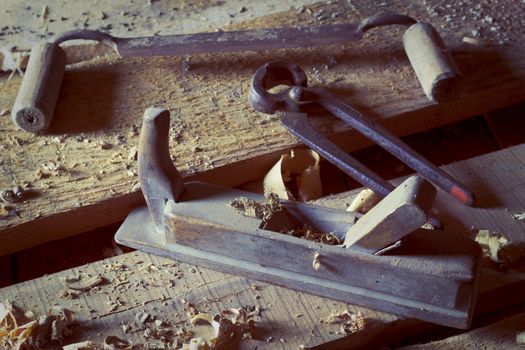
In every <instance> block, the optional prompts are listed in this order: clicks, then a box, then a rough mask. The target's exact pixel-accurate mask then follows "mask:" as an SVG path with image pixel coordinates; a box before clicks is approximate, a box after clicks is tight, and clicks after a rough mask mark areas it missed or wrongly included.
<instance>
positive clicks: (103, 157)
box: [0, 0, 525, 254]
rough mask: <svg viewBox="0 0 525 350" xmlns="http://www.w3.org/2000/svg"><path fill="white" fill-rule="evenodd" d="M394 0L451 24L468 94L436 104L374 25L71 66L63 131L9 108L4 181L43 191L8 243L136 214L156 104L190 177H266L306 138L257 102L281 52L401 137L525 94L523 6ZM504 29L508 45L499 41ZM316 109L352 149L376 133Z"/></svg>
mask: <svg viewBox="0 0 525 350" xmlns="http://www.w3.org/2000/svg"><path fill="white" fill-rule="evenodd" d="M391 6H392V7H391V9H392V10H398V11H400V12H407V13H410V14H413V15H414V16H416V17H418V18H421V19H425V20H428V21H430V22H432V23H433V24H435V25H436V27H437V28H438V29H439V30H440V32H441V33H442V34H443V36H444V37H445V40H446V42H447V45H448V46H449V47H451V48H452V52H453V55H454V58H455V59H456V61H457V63H458V65H459V67H460V70H461V71H462V72H463V74H464V75H465V80H466V94H465V95H464V96H463V97H462V98H461V99H459V100H458V101H456V102H453V103H450V104H447V105H435V104H431V103H430V102H429V101H428V100H427V99H426V98H425V96H424V93H423V91H422V90H421V88H420V87H419V84H418V82H417V80H416V78H415V76H414V74H413V72H412V70H411V68H410V66H409V64H408V61H407V59H406V58H405V56H404V53H403V52H402V46H401V39H400V31H399V30H392V29H390V30H388V29H384V30H378V31H376V32H373V33H370V34H369V35H368V34H367V36H366V40H364V41H363V42H361V43H358V44H355V45H352V46H348V47H326V48H318V49H308V50H291V51H273V52H268V53H245V54H236V55H230V54H219V55H213V56H211V55H201V56H195V57H192V58H191V60H190V61H189V70H188V69H186V68H184V67H187V66H188V64H186V63H184V62H188V61H187V60H184V59H179V58H155V59H140V58H133V59H114V58H108V57H106V58H99V59H95V60H93V61H90V62H86V63H81V64H77V65H72V66H70V67H68V69H67V72H66V75H65V79H64V83H63V86H62V91H61V96H60V101H59V103H58V106H57V109H56V115H55V119H54V124H53V126H52V130H51V134H49V135H45V136H34V135H29V134H27V133H25V132H22V131H19V130H15V128H14V126H13V125H12V123H11V121H10V120H9V118H8V117H0V130H1V136H0V137H1V138H2V145H1V150H2V152H3V157H2V159H1V160H0V169H1V170H0V174H1V176H0V188H1V189H8V188H12V187H13V186H16V185H23V184H31V186H32V192H33V193H34V196H33V198H31V199H30V200H26V201H24V202H22V203H18V204H16V205H14V207H15V210H16V215H13V216H11V217H8V218H2V219H1V221H0V243H1V244H0V254H7V253H9V252H13V251H16V250H19V249H23V248H25V247H30V246H34V245H37V244H39V243H42V242H45V241H49V240H54V239H59V238H62V237H65V236H68V235H72V234H75V233H79V232H84V231H87V230H90V229H92V228H95V227H99V226H102V225H106V224H108V223H112V222H115V221H118V220H122V219H123V218H124V216H125V215H126V214H127V213H128V212H129V210H130V208H131V207H133V206H136V205H137V204H139V203H141V195H140V193H139V192H138V187H137V178H136V171H135V162H134V161H133V160H132V159H128V156H130V154H131V155H133V148H134V147H136V145H137V141H138V138H137V135H136V131H137V127H138V125H140V118H141V115H142V114H143V111H144V109H145V108H146V107H149V106H151V105H157V106H163V107H166V108H169V109H170V110H171V112H172V115H173V116H174V118H173V121H172V127H171V130H170V133H171V139H172V149H171V150H172V155H173V158H174V160H175V162H176V165H177V167H178V168H179V169H180V170H181V171H182V173H183V175H184V176H187V177H191V178H194V179H201V180H206V181H210V182H213V183H217V184H222V185H228V186H234V185H239V184H241V183H245V182H249V181H251V180H254V179H257V178H260V177H261V176H262V175H263V174H264V173H265V172H266V171H267V170H268V169H269V168H270V167H271V165H272V164H273V163H274V162H275V161H276V160H277V159H278V157H279V155H280V154H281V153H282V152H283V151H285V150H287V149H289V148H291V147H294V146H296V145H297V141H296V140H295V139H294V138H293V137H292V136H291V135H289V134H288V133H287V132H286V131H285V129H284V128H282V127H281V126H280V124H279V122H278V120H277V118H276V117H271V116H267V115H263V114H259V113H255V112H254V111H253V110H252V109H251V108H250V107H249V105H248V104H247V95H246V93H247V91H248V86H249V83H250V79H251V77H252V75H253V73H254V72H255V70H256V69H257V67H258V66H259V65H261V64H262V63H263V62H265V61H268V60H271V59H287V60H291V61H294V62H296V63H298V64H300V65H301V66H303V67H304V68H305V69H306V71H307V74H308V75H309V76H310V78H311V79H310V80H311V83H312V84H315V85H322V86H327V87H329V88H331V89H332V90H333V91H334V92H336V93H338V94H341V95H343V96H344V97H346V98H348V100H349V101H350V102H351V103H352V104H353V105H354V106H355V107H357V108H359V109H361V110H362V111H363V112H365V113H367V114H368V115H370V116H371V117H373V118H376V119H379V120H381V122H382V123H383V124H384V125H385V126H386V127H388V128H389V129H390V130H392V131H393V132H394V133H396V134H399V135H403V134H408V133H412V132H416V131H419V130H423V129H427V128H432V127H435V126H438V125H443V124H446V123H448V122H451V121H454V120H458V119H461V118H465V117H470V116H472V115H475V114H478V113H481V112H486V111H489V110H492V109H495V108H498V107H501V106H504V105H508V104H511V103H513V102H517V101H521V100H523V99H524V98H525V92H524V91H525V86H524V82H525V79H523V76H524V75H525V64H524V62H525V60H524V55H525V49H524V48H523V47H522V45H520V44H519V43H520V42H521V41H520V38H521V37H522V35H523V32H522V30H521V28H522V27H523V26H522V23H521V19H520V18H518V19H517V20H516V21H512V22H509V21H508V19H507V16H506V14H507V13H514V12H517V11H518V10H517V9H516V6H519V5H518V4H516V3H515V2H513V1H510V0H509V1H504V2H501V4H500V6H499V7H496V8H491V7H489V5H487V4H484V3H483V4H482V5H480V6H481V9H480V10H479V11H481V12H483V11H485V12H490V14H491V18H493V21H494V22H495V23H499V25H500V28H499V29H498V32H492V31H491V30H490V26H488V24H486V23H485V22H482V21H481V19H480V20H478V19H476V18H477V17H476V16H471V15H469V14H468V11H469V9H468V8H463V7H458V8H455V11H456V12H455V13H454V15H453V16H452V15H450V16H452V17H451V18H452V20H448V21H447V20H446V19H445V18H444V16H445V15H443V13H445V14H446V13H448V11H449V10H448V9H446V8H444V7H443V9H441V8H442V6H443V5H442V4H441V3H440V2H438V1H437V0H436V3H435V6H433V5H431V4H430V3H428V6H424V5H422V4H419V2H416V1H414V2H411V3H404V4H401V2H394V3H392V5H391ZM434 8H439V9H441V10H440V11H441V12H439V14H437V12H435V11H434V10H433V9H434ZM489 10H490V11H489ZM375 11H376V9H373V8H372V7H370V6H364V5H354V6H350V5H348V6H340V5H339V4H336V3H329V4H325V3H320V4H315V5H312V6H310V7H307V8H306V9H305V10H304V11H296V10H290V11H286V12H282V13H279V14H274V15H270V16H261V17H260V18H256V19H254V20H253V21H248V22H245V23H242V24H236V25H234V26H232V27H231V28H236V29H242V28H257V27H269V26H279V25H290V24H293V25H296V24H302V25H308V24H313V23H316V24H319V23H326V22H341V21H343V20H344V21H346V20H358V19H361V18H363V17H365V16H367V15H371V14H373V12H375ZM443 11H444V12H443ZM476 11H477V10H476ZM483 13H484V12H483ZM461 14H465V17H466V19H465V20H462V19H461V17H462V16H461ZM332 17H333V18H332ZM447 18H448V17H447ZM472 28H478V29H479V30H480V32H481V33H482V35H483V39H484V40H487V41H489V42H493V43H494V44H495V45H494V46H491V47H490V49H489V48H480V47H478V46H473V45H470V44H466V43H463V42H461V39H462V38H463V36H464V35H470V34H469V33H470V31H471V30H472ZM225 29H229V28H225ZM502 38H504V39H505V40H504V41H505V44H506V45H499V44H498V40H500V39H501V40H503V39H502ZM19 84H20V79H19V78H16V77H15V78H13V79H11V80H9V81H4V83H3V87H2V90H3V91H2V94H1V96H0V108H10V107H11V105H12V102H13V101H14V97H15V94H16V92H17V89H18V87H19ZM312 119H313V123H314V125H315V126H316V127H319V129H320V130H322V131H323V132H325V133H327V134H328V135H329V136H330V137H331V138H332V139H333V140H334V141H335V142H336V143H338V144H339V145H340V146H341V147H343V148H345V149H346V150H351V149H356V148H359V147H363V146H365V145H366V144H367V143H366V142H365V141H364V139H363V137H361V136H359V135H356V133H355V132H353V131H351V130H349V129H348V128H347V127H345V126H344V125H343V124H342V123H341V122H339V121H337V120H335V118H332V117H330V116H324V115H322V116H317V117H314V118H312ZM110 145H111V146H110ZM102 148H104V149H102ZM131 158H132V157H131ZM39 171H40V172H39Z"/></svg>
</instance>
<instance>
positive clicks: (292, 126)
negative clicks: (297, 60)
mask: <svg viewBox="0 0 525 350" xmlns="http://www.w3.org/2000/svg"><path fill="white" fill-rule="evenodd" d="M278 85H286V86H287V88H286V89H284V90H282V91H280V92H279V93H271V92H270V91H269V90H270V89H272V88H274V87H276V86H278ZM249 100H250V104H251V105H252V106H253V107H254V108H255V109H256V110H258V111H261V112H264V113H269V114H273V113H277V112H279V113H280V116H281V123H282V124H283V125H284V126H285V127H286V128H287V129H288V130H289V131H290V132H291V133H292V134H294V135H295V136H297V137H298V138H299V139H301V141H303V142H304V143H305V144H307V145H308V146H309V147H311V148H312V149H314V150H315V151H317V152H318V153H319V154H321V155H322V156H323V157H324V158H326V159H327V160H328V161H330V162H331V163H333V164H334V165H336V166H337V167H339V168H340V169H341V170H343V171H344V172H345V173H347V174H348V175H350V176H351V177H353V178H354V179H356V180H357V181H359V182H360V183H361V184H363V185H364V186H366V187H368V188H370V189H371V190H373V191H374V192H375V193H377V194H379V195H381V196H386V195H387V194H388V193H390V192H391V191H392V190H393V189H394V186H393V185H392V184H390V183H389V182H388V181H386V180H384V179H382V178H381V177H380V176H379V175H377V174H375V173H374V172H373V171H372V170H370V169H368V168H367V167H365V165H363V164H362V163H360V162H359V161H358V160H356V159H355V158H353V157H352V156H350V155H349V154H347V153H345V152H343V151H342V150H341V149H339V147H337V146H336V145H335V144H334V143H332V142H331V141H330V140H328V139H327V138H326V137H324V136H323V135H322V134H320V133H318V132H317V131H315V130H314V129H313V128H312V126H311V125H310V122H309V121H308V115H307V114H306V113H301V112H302V111H304V109H305V108H306V107H307V106H310V105H313V104H316V105H320V106H322V107H323V108H325V109H326V110H327V111H329V112H330V113H332V114H333V115H335V116H336V117H338V118H339V119H341V120H343V121H344V122H346V123H348V124H349V125H350V126H352V127H353V128H355V129H356V130H357V131H359V132H361V133H362V134H363V135H365V136H366V137H367V138H369V139H370V140H372V141H374V142H375V143H377V144H378V145H379V146H381V147H383V148H384V149H385V150H387V151H388V152H390V153H392V155H394V156H395V157H397V158H398V159H400V160H401V161H403V162H404V163H406V164H407V165H408V166H410V167H411V168H412V169H414V170H416V171H417V172H419V173H420V174H421V175H422V176H423V177H425V178H426V179H428V180H429V181H430V182H432V183H433V184H435V185H436V186H438V187H439V188H441V189H443V190H444V191H446V192H447V193H449V194H451V195H452V196H454V197H455V198H456V199H458V200H459V201H461V202H462V203H464V204H466V205H472V204H473V202H474V195H473V194H472V192H471V191H470V190H469V189H467V188H466V187H465V186H464V185H462V184H460V183H459V182H458V181H456V180H455V179H454V178H453V177H451V176H450V175H448V174H447V173H445V172H444V171H442V170H441V169H439V168H438V167H436V166H434V165H432V164H431V163H430V162H429V161H427V160H426V159H425V158H423V157H422V156H421V155H419V154H418V153H417V152H415V151H414V150H413V149H412V148H410V147H409V146H408V145H406V144H405V143H404V142H402V141H401V140H400V139H398V138H397V137H396V136H395V135H393V134H392V133H391V132H389V131H388V130H387V129H385V128H384V127H382V126H381V125H380V124H378V123H376V122H375V121H374V120H372V119H369V118H366V117H365V116H363V115H362V114H361V113H359V112H358V111H356V110H355V109H353V108H352V107H351V106H350V105H349V104H347V103H346V102H345V101H343V100H342V99H340V98H339V97H337V96H335V95H333V94H331V93H330V92H329V91H328V90H326V89H322V88H312V87H308V86H307V78H306V74H305V73H304V71H303V70H302V69H301V68H300V67H299V66H297V65H295V64H292V63H288V62H281V61H273V62H268V63H266V64H264V65H263V66H261V67H260V68H259V69H258V70H257V72H256V73H255V76H254V78H253V81H252V85H251V88H250V95H249Z"/></svg>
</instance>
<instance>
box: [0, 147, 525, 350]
mask: <svg viewBox="0 0 525 350" xmlns="http://www.w3.org/2000/svg"><path fill="white" fill-rule="evenodd" d="M524 154H525V145H521V146H516V147H513V148H510V149H506V150H502V151H498V152H495V153H492V154H488V155H484V156H481V157H476V158H472V159H469V160H466V161H462V162H458V163H456V164H453V165H450V166H447V167H446V168H445V170H447V171H450V172H451V173H454V174H456V175H462V176H467V175H469V176H467V178H469V179H470V180H471V184H480V183H481V180H483V186H482V187H480V186H476V188H475V190H480V189H481V188H483V189H484V192H479V195H480V196H478V199H480V200H481V201H482V203H486V204H488V203H495V201H496V199H497V204H493V205H490V206H488V207H486V208H465V210H466V212H454V210H453V209H454V207H453V206H451V207H450V210H451V213H450V216H448V218H447V219H446V220H445V225H447V226H449V228H454V227H455V228H461V227H465V225H472V224H474V225H476V226H477V227H479V228H490V229H492V230H497V231H499V232H504V233H505V234H506V235H507V236H508V237H509V238H511V239H512V240H515V241H520V240H521V241H522V240H523V232H524V231H525V230H524V224H525V223H524V222H523V221H517V220H515V219H514V218H513V217H512V214H513V213H514V212H515V211H517V210H523V208H524V207H525V187H524V186H523V181H524V180H523V179H525V176H524V175H525V174H524V171H525V170H524V169H525V166H524V164H525V159H524ZM399 181H401V180H399ZM355 193H356V191H353V192H347V193H345V194H340V195H337V196H332V197H325V198H323V199H322V200H319V201H317V203H319V204H322V205H324V206H327V207H333V208H340V209H341V208H345V207H346V205H347V203H349V202H350V201H351V199H352V198H353V196H354V195H355ZM440 196H442V197H440ZM446 196H447V195H446V194H444V193H441V192H440V193H438V199H437V200H438V201H442V202H445V203H454V202H453V201H450V199H449V198H448V197H446ZM458 206H459V204H458ZM456 220H457V222H456ZM490 272H491V270H487V271H485V273H484V275H482V283H481V291H482V292H483V291H487V290H490V289H493V288H496V287H500V286H504V285H509V283H512V282H516V281H523V280H524V278H523V275H514V274H510V273H506V274H505V273H500V272H492V273H490ZM79 274H80V275H82V277H87V276H88V275H96V274H99V275H102V276H103V277H104V278H105V279H106V280H107V282H106V284H103V285H101V286H99V287H96V288H94V289H93V290H91V291H89V292H87V293H83V294H81V296H80V297H78V298H76V299H71V300H70V299H62V298H60V297H59V294H60V291H61V290H63V289H65V285H64V282H63V279H64V278H65V277H66V276H72V275H79ZM252 284H255V288H253V287H252ZM511 286H512V285H511ZM521 290H522V289H519V288H518V289H514V292H518V293H517V294H519V295H518V298H517V299H514V300H510V298H509V300H510V301H509V302H519V300H521V301H522V298H523V296H522V293H521V292H520V291H521ZM514 294H516V293H514ZM514 297H516V295H514ZM520 298H521V299H520ZM5 299H10V300H12V301H14V302H15V304H16V305H18V306H20V307H22V308H24V309H31V310H33V311H34V312H35V313H37V314H39V315H40V314H44V313H45V312H46V311H47V309H48V308H49V307H50V306H52V305H56V304H58V305H62V306H65V307H67V308H69V309H71V310H73V311H74V312H75V315H76V325H75V327H74V328H73V330H74V334H73V335H72V337H70V338H68V339H67V342H68V343H72V342H75V341H80V340H85V339H93V340H101V339H103V338H104V337H105V336H107V335H117V336H120V337H125V338H128V339H131V340H133V341H134V343H135V344H137V343H141V342H144V341H146V339H145V338H144V330H143V329H142V330H137V329H139V328H144V327H147V325H146V326H143V327H137V326H136V325H135V321H134V316H135V314H136V313H137V312H140V311H147V312H148V313H150V314H152V315H155V316H156V317H158V318H159V319H161V320H163V321H170V322H172V323H176V322H178V321H181V322H182V323H181V324H179V325H177V326H174V327H173V328H174V329H175V328H177V327H179V328H180V327H182V326H184V327H190V326H189V325H187V317H186V316H185V312H184V303H183V299H184V300H186V301H187V302H191V303H194V304H195V305H196V306H197V308H198V309H200V310H203V311H209V312H212V313H213V312H217V311H219V310H221V309H222V308H225V307H239V306H243V305H260V306H261V308H262V310H263V312H262V316H261V319H260V320H258V321H257V328H258V329H259V336H258V339H260V340H246V341H242V342H241V343H240V346H239V347H238V348H239V349H253V348H254V347H255V346H258V348H259V349H290V348H292V349H293V348H298V347H299V345H302V344H304V345H306V346H307V347H311V348H316V349H354V348H361V349H362V348H372V347H373V346H383V345H388V344H389V341H390V342H395V341H397V340H399V339H400V338H401V339H402V338H403V337H409V336H414V335H415V334H417V333H418V332H422V331H424V330H425V329H426V330H428V329H429V325H428V324H422V323H421V322H419V321H415V320H410V319H402V318H399V317H396V316H394V315H389V314H385V313H378V312H375V311H372V310H369V309H364V308H357V307H355V306H351V305H348V304H346V303H341V302H336V301H332V300H329V299H327V298H321V297H316V296H311V295H308V294H305V293H300V292H294V291H291V290H289V289H286V288H281V287H276V286H272V285H269V284H265V283H261V282H257V281H253V280H250V279H247V278H243V277H236V276H232V275H229V274H224V273H219V272H216V271H213V270H209V269H204V268H199V267H194V266H191V265H188V264H184V263H178V262H174V261H172V260H169V259H165V258H159V257H156V256H153V255H150V254H146V253H141V252H133V253H129V254H125V255H121V256H118V257H114V258H111V259H107V260H103V261H100V262H96V263H92V264H88V265H85V266H81V267H78V268H74V269H71V270H67V271H63V272H60V273H58V274H53V275H49V276H44V277H41V278H39V279H36V280H32V281H28V282H24V283H21V284H17V285H14V286H11V287H7V288H3V289H0V300H5ZM117 299H118V300H120V303H121V304H122V305H119V306H117V307H116V308H115V309H114V310H112V311H110V310H111V309H112V307H113V305H115V304H118V303H116V302H115V300H117ZM497 299H498V298H497V297H496V296H490V295H489V297H488V300H497ZM504 299H505V301H507V299H506V298H504ZM509 305H511V304H509ZM346 308H349V309H350V310H351V311H358V310H359V311H361V312H362V313H363V315H364V317H365V319H366V323H367V327H366V328H365V330H364V331H363V332H360V333H356V334H353V335H348V336H343V335H342V334H337V332H339V325H327V324H324V323H320V322H319V318H325V317H327V316H328V315H329V314H330V313H331V312H332V311H342V310H345V309H346ZM481 309H482V310H481V311H482V312H488V311H491V310H490V308H488V309H487V308H486V304H485V305H481ZM483 309H484V311H483ZM185 322H186V323H185ZM122 324H129V325H131V326H132V327H133V328H132V329H134V331H132V332H130V333H127V334H124V333H123V330H122V327H121V325H122ZM433 327H434V326H431V327H430V329H434V328H433ZM270 336H272V337H273V338H272V339H273V340H272V341H271V342H270V343H267V342H266V339H268V337H270ZM281 338H282V339H283V340H284V341H285V343H282V342H281V341H280V339H281ZM509 339H510V338H509Z"/></svg>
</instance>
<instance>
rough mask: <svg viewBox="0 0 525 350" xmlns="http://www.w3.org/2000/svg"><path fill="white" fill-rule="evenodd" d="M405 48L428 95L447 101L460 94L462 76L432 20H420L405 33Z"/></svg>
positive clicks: (430, 97)
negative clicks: (423, 21)
mask: <svg viewBox="0 0 525 350" xmlns="http://www.w3.org/2000/svg"><path fill="white" fill-rule="evenodd" d="M403 45H404V46H405V52H406V54H407V56H408V58H409V60H410V63H411V64H412V67H413V68H414V71H415V72H416V75H417V77H418V79H419V82H420V83H421V86H422V87H423V90H424V91H425V94H426V95H427V97H428V98H429V99H430V100H432V101H436V102H447V101H450V100H452V99H455V98H457V97H459V95H460V94H461V91H462V83H463V82H462V80H463V79H462V76H461V73H460V72H459V69H458V67H457V66H456V64H455V63H454V60H453V59H452V56H451V55H450V52H448V50H447V48H446V47H445V44H444V43H443V40H442V39H441V37H440V36H439V34H438V32H437V31H436V30H435V29H434V27H432V26H431V25H430V24H428V23H416V24H413V25H412V26H410V27H409V28H408V29H407V30H406V32H405V34H404V35H403Z"/></svg>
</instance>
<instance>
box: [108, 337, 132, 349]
mask: <svg viewBox="0 0 525 350" xmlns="http://www.w3.org/2000/svg"><path fill="white" fill-rule="evenodd" d="M132 348H133V343H132V342H131V341H129V340H124V339H120V338H119V337H117V336H114V335H110V336H108V337H106V339H104V350H120V349H122V350H131V349H132Z"/></svg>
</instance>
